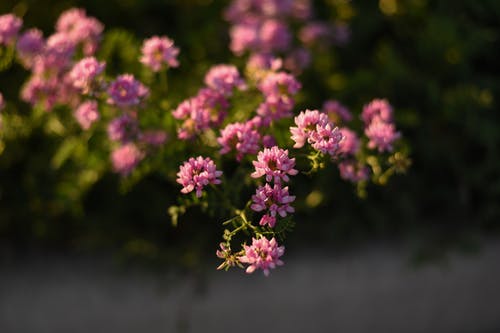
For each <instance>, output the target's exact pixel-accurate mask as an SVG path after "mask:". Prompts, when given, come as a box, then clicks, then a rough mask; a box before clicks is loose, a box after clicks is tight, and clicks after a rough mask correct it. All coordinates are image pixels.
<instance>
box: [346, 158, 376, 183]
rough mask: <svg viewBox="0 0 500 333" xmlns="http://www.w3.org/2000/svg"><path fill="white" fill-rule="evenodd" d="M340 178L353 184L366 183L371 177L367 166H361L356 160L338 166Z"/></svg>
mask: <svg viewBox="0 0 500 333" xmlns="http://www.w3.org/2000/svg"><path fill="white" fill-rule="evenodd" d="M338 167H339V171H340V177H341V178H342V179H345V180H348V181H350V182H353V183H357V182H360V181H365V180H367V179H368V177H369V175H370V171H369V169H368V167H367V166H365V165H363V164H360V163H359V162H358V161H356V160H351V159H349V160H345V161H341V162H340V163H339V164H338Z"/></svg>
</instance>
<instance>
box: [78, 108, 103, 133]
mask: <svg viewBox="0 0 500 333" xmlns="http://www.w3.org/2000/svg"><path fill="white" fill-rule="evenodd" d="M74 116H75V119H76V121H77V122H78V123H79V124H80V126H81V127H82V128H83V129H84V130H88V129H89V128H90V126H92V124H93V123H95V122H96V121H97V120H98V119H99V111H98V109H97V102H96V101H87V102H84V103H83V104H81V105H80V106H79V107H78V109H76V111H75V113H74Z"/></svg>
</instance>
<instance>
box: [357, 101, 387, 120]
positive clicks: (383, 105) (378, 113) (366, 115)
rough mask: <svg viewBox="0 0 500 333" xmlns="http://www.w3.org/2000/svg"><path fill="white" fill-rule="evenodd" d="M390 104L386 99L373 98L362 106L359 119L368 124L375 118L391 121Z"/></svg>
mask: <svg viewBox="0 0 500 333" xmlns="http://www.w3.org/2000/svg"><path fill="white" fill-rule="evenodd" d="M392 113H393V111H392V106H391V105H390V104H389V102H388V101H387V100H386V99H374V100H373V101H371V102H370V103H368V104H366V105H365V106H364V107H363V112H362V113H361V119H363V121H364V123H365V126H368V125H369V124H370V123H371V122H372V121H373V120H374V119H375V118H378V119H380V120H382V121H384V122H392Z"/></svg>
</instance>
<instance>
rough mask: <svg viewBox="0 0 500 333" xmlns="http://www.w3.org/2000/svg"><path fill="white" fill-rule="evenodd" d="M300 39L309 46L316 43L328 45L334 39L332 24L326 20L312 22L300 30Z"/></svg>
mask: <svg viewBox="0 0 500 333" xmlns="http://www.w3.org/2000/svg"><path fill="white" fill-rule="evenodd" d="M299 39H300V40H301V41H302V43H304V44H305V45H308V46H312V45H314V44H318V45H321V46H323V45H326V46H328V45H329V44H331V43H332V41H333V29H332V26H331V25H330V24H327V23H325V22H317V21H316V22H310V23H308V24H306V25H305V26H304V27H303V28H302V29H301V30H300V32H299Z"/></svg>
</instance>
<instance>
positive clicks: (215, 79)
mask: <svg viewBox="0 0 500 333" xmlns="http://www.w3.org/2000/svg"><path fill="white" fill-rule="evenodd" d="M205 84H206V85H207V86H208V87H209V88H211V89H213V90H216V91H218V92H219V93H221V94H222V95H224V96H230V95H232V93H233V89H234V88H238V89H240V90H242V89H245V88H246V84H245V81H244V80H243V78H242V77H241V76H240V73H239V72H238V69H237V68H236V67H235V66H232V65H216V66H213V67H212V68H210V70H209V71H208V73H207V74H206V75H205Z"/></svg>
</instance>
